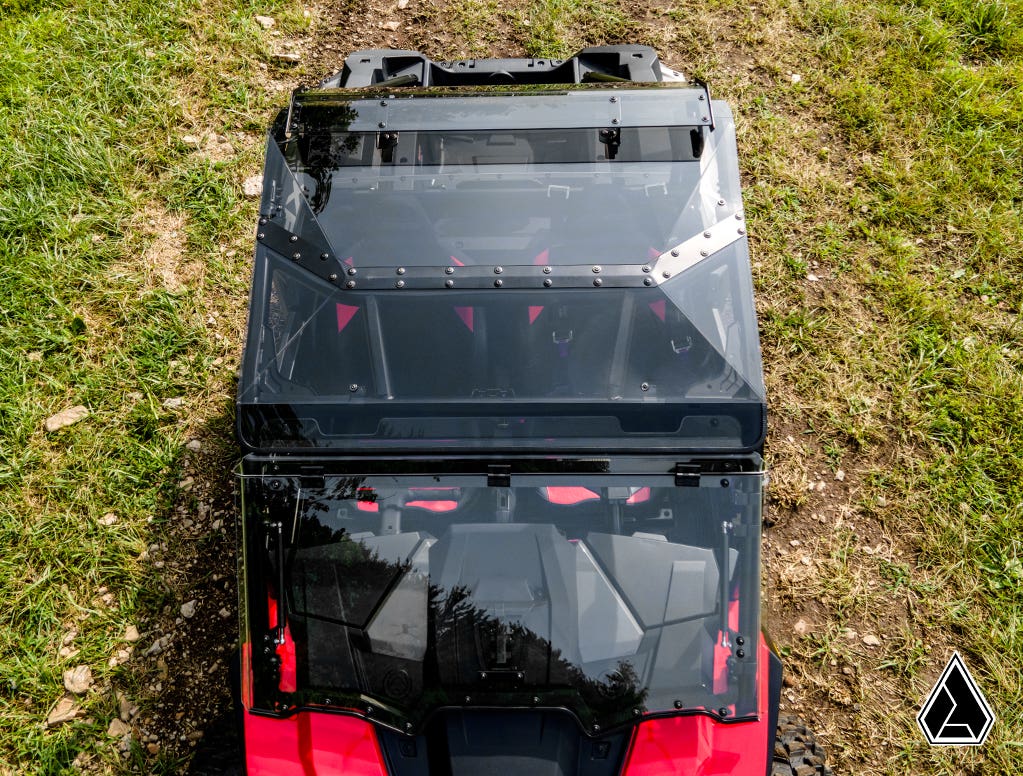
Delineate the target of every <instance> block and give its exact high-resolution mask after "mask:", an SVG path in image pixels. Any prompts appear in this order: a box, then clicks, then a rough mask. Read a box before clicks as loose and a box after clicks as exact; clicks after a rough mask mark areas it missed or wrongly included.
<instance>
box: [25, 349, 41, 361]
mask: <svg viewBox="0 0 1023 776" xmlns="http://www.w3.org/2000/svg"><path fill="white" fill-rule="evenodd" d="M25 358H27V359H28V360H29V361H42V360H43V354H42V353H40V352H39V351H38V350H32V351H29V352H28V353H27V354H26V356H25Z"/></svg>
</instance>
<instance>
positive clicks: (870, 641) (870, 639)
mask: <svg viewBox="0 0 1023 776" xmlns="http://www.w3.org/2000/svg"><path fill="white" fill-rule="evenodd" d="M863 643H864V644H866V645H867V646H868V647H880V646H881V639H879V638H878V637H877V636H875V635H874V634H873V633H868V634H867V635H866V636H864V637H863Z"/></svg>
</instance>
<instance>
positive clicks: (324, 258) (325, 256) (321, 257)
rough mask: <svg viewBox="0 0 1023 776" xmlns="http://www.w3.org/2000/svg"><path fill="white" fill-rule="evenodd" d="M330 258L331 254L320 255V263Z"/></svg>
mask: <svg viewBox="0 0 1023 776" xmlns="http://www.w3.org/2000/svg"><path fill="white" fill-rule="evenodd" d="M329 258H330V254H329V253H321V254H320V261H326V260H327V259H329Z"/></svg>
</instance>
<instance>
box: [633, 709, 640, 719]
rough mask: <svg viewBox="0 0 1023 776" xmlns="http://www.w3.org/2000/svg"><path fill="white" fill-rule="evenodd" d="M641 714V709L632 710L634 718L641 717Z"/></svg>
mask: <svg viewBox="0 0 1023 776" xmlns="http://www.w3.org/2000/svg"><path fill="white" fill-rule="evenodd" d="M640 713H641V712H640V710H639V709H633V710H632V716H634V717H638V716H639V715H640Z"/></svg>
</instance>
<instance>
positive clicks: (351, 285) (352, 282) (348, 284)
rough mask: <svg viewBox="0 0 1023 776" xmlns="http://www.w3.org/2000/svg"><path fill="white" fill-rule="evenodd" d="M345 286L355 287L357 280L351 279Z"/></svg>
mask: <svg viewBox="0 0 1023 776" xmlns="http://www.w3.org/2000/svg"><path fill="white" fill-rule="evenodd" d="M345 288H355V281H354V280H349V281H348V282H347V283H345Z"/></svg>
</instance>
